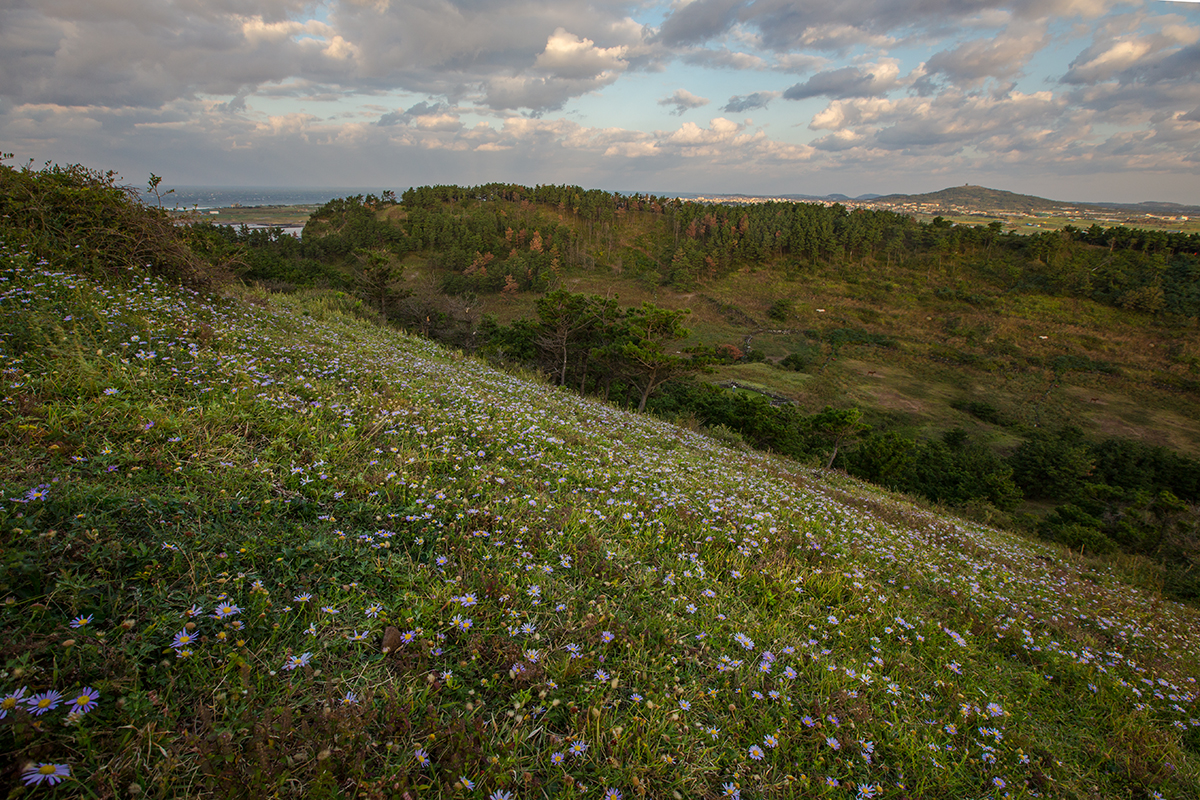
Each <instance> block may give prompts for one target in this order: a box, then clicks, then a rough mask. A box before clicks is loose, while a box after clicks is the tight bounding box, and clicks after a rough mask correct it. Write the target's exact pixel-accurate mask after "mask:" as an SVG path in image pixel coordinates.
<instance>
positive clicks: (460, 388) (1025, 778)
mask: <svg viewBox="0 0 1200 800" xmlns="http://www.w3.org/2000/svg"><path fill="white" fill-rule="evenodd" d="M0 260H2V264H0V277H2V278H3V281H2V283H0V334H2V336H3V338H2V339H0V353H2V356H3V361H2V364H0V368H2V369H3V370H4V393H3V401H4V402H3V404H0V497H3V504H2V505H0V547H2V550H0V625H2V626H3V630H4V631H5V636H4V637H3V639H2V640H0V709H3V711H4V718H3V720H0V752H3V753H4V755H3V756H0V781H3V782H4V783H6V784H9V785H16V784H18V783H21V782H29V781H32V780H34V779H35V778H42V775H43V773H42V772H39V771H38V770H39V765H43V764H45V765H49V767H48V768H47V770H48V771H46V772H45V774H46V775H47V776H49V775H50V773H51V772H55V771H57V772H58V773H60V774H61V772H63V771H67V772H69V776H68V777H65V778H64V779H63V780H62V782H61V783H58V784H57V785H51V784H50V783H49V781H48V780H46V781H45V782H41V783H39V784H37V785H35V786H31V788H29V789H28V792H29V794H30V795H38V796H46V797H65V796H78V797H97V798H101V797H114V796H122V797H123V796H135V795H137V796H148V797H176V796H188V797H233V796H255V797H265V796H297V797H301V796H302V797H362V798H384V797H387V798H406V797H407V798H418V797H420V798H424V797H430V798H485V797H493V798H499V797H508V796H510V795H511V796H512V797H514V798H522V799H524V798H542V797H547V798H548V797H565V798H571V797H586V798H602V797H607V798H613V797H625V798H634V797H643V796H644V797H650V798H668V797H718V796H742V797H747V798H750V797H754V798H758V797H765V798H786V797H830V798H863V797H882V798H908V797H921V798H964V797H972V798H979V797H993V798H999V797H1097V796H1098V797H1120V798H1148V797H1156V796H1160V795H1161V796H1164V797H1171V798H1188V797H1195V796H1196V789H1195V787H1196V786H1197V785H1200V720H1197V716H1200V715H1198V714H1197V712H1196V698H1197V687H1196V676H1197V674H1198V672H1200V633H1198V631H1200V624H1198V623H1200V617H1198V613H1197V611H1196V610H1195V609H1190V608H1187V607H1183V606H1178V605H1174V604H1171V603H1167V602H1163V601H1162V599H1161V598H1160V597H1159V596H1157V595H1156V594H1155V593H1154V592H1153V591H1147V590H1143V589H1138V588H1134V587H1133V586H1131V585H1129V584H1128V583H1126V582H1124V581H1123V580H1122V577H1125V578H1130V577H1131V576H1133V577H1136V574H1137V570H1138V565H1137V564H1133V563H1130V564H1128V565H1119V567H1107V566H1104V565H1102V564H1099V563H1098V562H1092V561H1090V560H1089V559H1087V558H1086V557H1083V556H1081V555H1079V554H1077V553H1069V552H1066V551H1061V550H1053V549H1049V548H1047V547H1045V546H1043V545H1039V544H1035V543H1031V542H1028V541H1025V540H1023V539H1020V538H1016V537H1014V536H1011V535H1009V534H1006V533H1003V532H1000V531H997V530H992V529H988V528H985V527H982V526H979V525H977V524H974V523H968V522H964V521H962V520H959V519H955V518H953V517H950V516H947V515H944V514H942V513H939V512H937V511H932V510H929V509H925V508H921V507H917V506H914V505H912V504H911V503H909V502H908V501H904V500H902V499H899V498H896V497H893V496H890V495H887V494H886V493H882V492H880V491H879V490H876V489H872V488H869V487H866V486H864V485H862V484H859V483H857V482H854V481H852V480H850V479H848V478H846V477H844V476H839V475H836V474H828V473H823V472H820V471H817V470H813V469H810V468H807V467H804V466H802V465H798V464H796V463H794V462H788V461H786V460H782V459H776V458H772V457H768V456H765V455H762V454H756V453H750V452H744V451H737V450H732V449H729V448H727V447H724V446H723V445H721V444H720V443H718V442H716V441H714V440H713V439H710V438H707V437H705V436H703V435H700V434H697V433H694V432H691V431H688V430H684V429H681V428H676V427H673V426H670V425H667V424H665V423H662V422H659V421H656V420H654V419H652V418H649V417H645V416H637V415H630V414H627V413H623V412H620V411H618V410H615V409H613V408H611V407H608V406H604V405H601V404H598V403H595V402H592V401H590V400H587V399H585V398H580V397H578V396H575V395H573V394H570V393H568V392H564V391H561V390H558V389H556V388H554V387H551V386H549V385H547V384H546V383H544V382H541V381H537V380H534V379H530V378H529V377H521V376H516V375H510V374H505V373H501V372H497V371H494V370H492V369H490V368H488V367H486V366H484V365H483V364H481V363H479V362H478V361H475V360H473V359H470V358H465V357H463V356H462V355H461V354H458V353H454V352H450V351H446V350H443V349H440V348H438V347H437V346H435V345H433V344H431V343H429V342H427V341H424V340H421V339H417V338H413V337H409V336H405V335H402V334H400V333H398V332H395V331H392V330H388V329H386V328H385V327H383V326H381V325H379V324H377V323H376V322H375V321H374V320H372V319H370V318H369V316H367V313H366V312H363V311H362V310H361V307H355V306H354V305H353V304H352V303H351V302H350V301H348V300H346V299H344V298H339V297H336V296H331V295H327V294H320V293H310V294H306V295H303V296H300V295H292V296H282V295H272V294H267V293H265V292H257V291H232V292H229V293H227V294H226V295H224V296H205V295H201V294H197V293H195V292H193V291H189V290H180V289H178V288H175V287H173V286H171V285H169V284H166V283H163V282H160V281H157V280H154V279H150V278H147V277H143V276H141V275H135V274H134V273H133V272H132V271H131V272H129V273H128V275H127V276H126V277H125V278H124V279H123V280H121V281H120V282H110V283H107V284H98V283H95V282H93V281H91V280H88V279H85V278H81V277H78V276H74V275H71V274H67V273H64V272H61V271H57V270H56V269H55V267H54V265H52V264H38V263H34V262H33V260H32V259H30V258H29V257H27V256H25V255H23V254H22V253H21V252H19V251H17V252H12V251H5V252H4V253H3V254H2V255H0ZM185 640H186V641H185ZM89 690H91V691H89ZM46 692H60V693H62V698H61V699H60V700H59V702H58V704H57V706H56V707H54V708H51V709H48V710H45V711H44V713H38V712H39V711H42V709H39V708H37V707H36V704H35V705H31V704H30V702H29V700H30V699H32V698H35V697H40V698H42V699H43V704H44V705H47V706H49V705H54V701H53V700H48V699H46V698H47V695H45V694H44V693H46ZM93 692H95V693H98V694H97V696H96V699H95V700H81V698H84V697H88V698H90V697H92V694H93ZM71 703H74V704H75V706H77V707H78V709H79V710H80V711H83V712H85V713H77V714H74V715H68V714H67V713H66V710H67V708H68V707H69V706H70V704H71ZM30 769H32V770H33V771H32V772H31V771H30ZM55 777H57V776H55Z"/></svg>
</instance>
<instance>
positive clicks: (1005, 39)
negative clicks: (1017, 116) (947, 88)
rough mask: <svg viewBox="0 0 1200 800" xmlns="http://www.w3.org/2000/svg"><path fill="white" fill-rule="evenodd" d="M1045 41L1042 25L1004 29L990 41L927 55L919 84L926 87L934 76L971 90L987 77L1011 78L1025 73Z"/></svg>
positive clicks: (974, 42)
mask: <svg viewBox="0 0 1200 800" xmlns="http://www.w3.org/2000/svg"><path fill="white" fill-rule="evenodd" d="M1046 42H1047V37H1046V28H1045V25H1044V24H1038V25H1034V26H1031V27H1028V28H1025V29H1023V30H1020V29H1018V30H1006V31H1005V32H1004V33H1003V34H1001V35H1000V36H996V37H992V38H987V39H973V40H971V41H969V42H964V43H963V44H960V45H958V46H957V47H954V48H950V49H948V50H940V51H938V52H937V53H934V54H933V55H932V56H930V57H929V59H928V60H927V61H926V62H925V75H924V76H923V77H922V78H921V80H920V83H921V84H922V85H923V86H925V87H928V85H929V84H930V82H931V81H932V80H933V78H934V77H935V76H941V77H943V78H945V79H946V80H947V81H949V82H950V83H952V84H955V85H957V86H964V87H973V86H978V85H980V84H982V83H983V82H984V81H986V80H988V79H989V78H997V79H1007V78H1012V77H1015V76H1018V75H1020V74H1021V73H1022V72H1023V71H1024V68H1025V65H1026V64H1027V63H1028V62H1029V59H1030V58H1032V57H1033V56H1034V55H1035V54H1036V53H1037V52H1038V51H1040V50H1041V49H1042V48H1043V47H1045V45H1046ZM926 91H928V88H926Z"/></svg>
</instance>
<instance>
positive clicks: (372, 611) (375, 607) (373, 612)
mask: <svg viewBox="0 0 1200 800" xmlns="http://www.w3.org/2000/svg"><path fill="white" fill-rule="evenodd" d="M380 611H383V606H381V605H379V604H378V603H372V604H371V605H369V606H367V610H366V615H367V616H368V617H370V618H372V619H374V618H375V617H378V616H379V612H380Z"/></svg>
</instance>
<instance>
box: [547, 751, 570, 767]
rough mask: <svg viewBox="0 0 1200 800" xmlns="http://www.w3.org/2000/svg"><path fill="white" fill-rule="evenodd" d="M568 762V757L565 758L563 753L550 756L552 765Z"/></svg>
mask: <svg viewBox="0 0 1200 800" xmlns="http://www.w3.org/2000/svg"><path fill="white" fill-rule="evenodd" d="M566 760H567V757H566V756H564V755H563V754H562V753H558V752H555V753H551V754H550V763H551V764H553V765H555V766H558V765H560V764H562V763H563V762H564V761H566Z"/></svg>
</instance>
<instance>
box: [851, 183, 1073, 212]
mask: <svg viewBox="0 0 1200 800" xmlns="http://www.w3.org/2000/svg"><path fill="white" fill-rule="evenodd" d="M873 202H876V203H880V204H884V203H887V204H905V203H911V204H937V205H943V206H958V207H960V208H963V209H966V210H970V211H983V212H1017V213H1023V214H1029V213H1032V212H1036V211H1053V210H1058V209H1062V208H1064V207H1069V206H1074V205H1076V204H1075V203H1064V202H1060V201H1056V200H1047V199H1046V198H1044V197H1035V196H1033V195H1028V194H1017V193H1016V192H1008V191H1005V190H1003V189H989V188H987V187H986V186H951V187H949V188H947V189H942V190H941V191H937V192H927V193H925V194H887V195H883V196H881V197H876V198H875V199H874V201H873Z"/></svg>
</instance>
